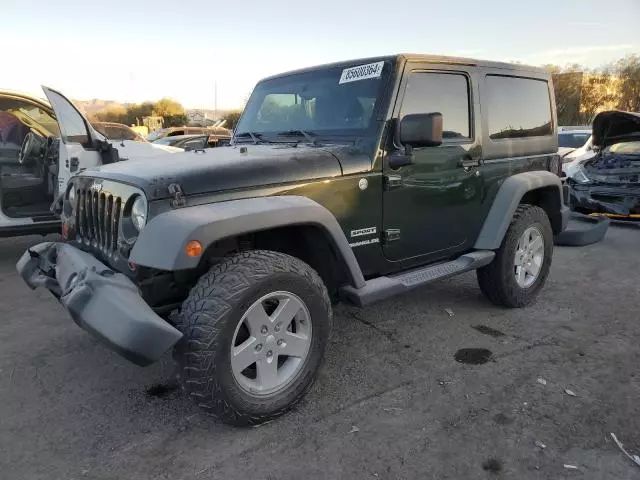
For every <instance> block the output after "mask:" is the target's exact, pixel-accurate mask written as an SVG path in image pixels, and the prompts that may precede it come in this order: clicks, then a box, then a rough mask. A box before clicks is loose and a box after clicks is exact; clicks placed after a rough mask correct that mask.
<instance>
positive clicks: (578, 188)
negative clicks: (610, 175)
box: [569, 184, 640, 220]
mask: <svg viewBox="0 0 640 480" xmlns="http://www.w3.org/2000/svg"><path fill="white" fill-rule="evenodd" d="M569 202H570V205H571V209H572V210H574V211H576V212H580V213H584V214H587V215H590V214H599V215H604V216H608V217H610V218H616V219H626V220H638V219H640V186H633V187H616V186H608V185H580V184H574V185H572V186H571V190H570V193H569Z"/></svg>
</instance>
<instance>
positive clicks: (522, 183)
mask: <svg viewBox="0 0 640 480" xmlns="http://www.w3.org/2000/svg"><path fill="white" fill-rule="evenodd" d="M545 187H557V191H558V199H559V203H558V204H559V205H560V210H561V211H559V212H558V215H562V216H563V217H564V216H568V208H567V207H566V206H565V205H564V202H563V200H562V181H561V180H560V177H558V176H557V175H555V174H553V173H551V172H547V171H544V170H541V171H534V172H523V173H518V174H516V175H512V176H510V177H509V178H507V179H506V180H505V181H504V182H503V184H502V185H501V186H500V189H499V190H498V193H497V195H496V196H495V198H494V200H493V204H492V205H491V209H490V210H489V214H488V215H487V218H486V219H485V221H484V224H483V225H482V229H481V230H480V234H479V235H478V238H477V239H476V243H475V245H474V248H476V249H478V250H495V249H497V248H500V244H501V243H502V239H503V238H504V235H505V233H506V232H507V228H509V224H510V223H511V219H512V218H513V214H514V213H515V211H516V209H517V208H518V205H519V204H520V201H521V200H522V197H524V195H525V194H526V193H527V192H530V191H533V190H537V189H540V188H545ZM565 210H566V211H565ZM564 223H566V222H564Z"/></svg>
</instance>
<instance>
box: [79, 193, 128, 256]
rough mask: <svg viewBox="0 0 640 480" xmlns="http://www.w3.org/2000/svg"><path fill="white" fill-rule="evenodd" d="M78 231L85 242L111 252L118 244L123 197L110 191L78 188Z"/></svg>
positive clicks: (105, 251)
mask: <svg viewBox="0 0 640 480" xmlns="http://www.w3.org/2000/svg"><path fill="white" fill-rule="evenodd" d="M76 198H77V202H78V205H77V208H76V225H77V233H78V235H79V236H80V239H81V240H82V242H83V243H85V244H87V245H90V246H92V247H94V248H97V249H99V250H101V251H102V252H104V253H107V254H110V253H113V252H114V251H115V249H116V248H117V246H118V228H119V226H120V217H121V216H122V199H121V198H120V197H118V196H116V195H112V194H111V193H108V192H96V191H93V190H91V189H90V188H88V189H78V190H76Z"/></svg>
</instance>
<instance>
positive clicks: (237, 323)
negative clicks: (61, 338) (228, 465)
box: [17, 54, 569, 425]
mask: <svg viewBox="0 0 640 480" xmlns="http://www.w3.org/2000/svg"><path fill="white" fill-rule="evenodd" d="M481 105H482V108H480V106H481ZM57 108H58V106H56V110H57ZM67 108H70V107H69V106H67ZM66 121H67V119H66V118H63V119H62V124H63V126H64V125H65V124H66ZM556 123H557V116H556V107H555V100H554V96H553V87H552V83H551V76H550V74H549V72H547V71H545V70H543V69H539V68H535V67H528V66H524V65H512V64H505V63H497V62H487V61H479V60H473V59H465V58H463V59H460V58H452V57H441V56H432V55H404V54H400V55H392V56H381V57H376V58H368V59H360V60H351V61H346V62H340V63H334V64H330V65H322V66H317V67H312V68H307V69H304V70H299V71H295V72H289V73H285V74H281V75H276V76H273V77H270V78H267V79H264V80H262V81H260V82H259V83H258V85H257V86H256V87H255V89H254V91H253V93H252V94H251V97H250V98H249V101H248V103H247V105H246V108H245V109H244V112H243V114H242V116H241V118H240V120H239V122H238V125H237V127H236V129H235V131H234V136H233V141H232V143H233V144H232V146H229V147H222V148H209V149H204V150H194V151H191V152H183V153H178V154H175V155H171V156H165V157H164V158H161V157H159V158H158V161H153V162H142V161H136V162H119V163H116V164H112V165H104V166H101V167H99V168H93V169H87V170H85V171H83V172H81V173H79V174H78V175H76V176H75V177H74V178H73V179H72V181H71V182H69V185H68V187H67V188H66V190H65V191H64V193H63V195H61V196H60V204H61V205H60V208H61V211H62V221H63V226H62V238H63V241H60V242H43V243H40V244H38V245H34V246H32V247H31V248H29V249H28V250H27V251H26V252H25V253H24V254H23V255H22V258H21V259H20V260H19V262H18V264H17V270H18V272H19V273H20V275H21V276H22V278H23V279H24V281H25V282H26V283H27V285H29V286H30V287H31V288H37V287H43V288H46V289H48V290H49V291H50V292H51V293H52V294H53V295H54V296H55V297H56V298H58V299H59V300H60V302H61V304H62V305H63V306H64V307H65V308H66V309H67V311H68V312H69V314H70V317H71V318H72V319H73V320H74V321H75V322H76V323H77V324H78V325H79V326H80V327H82V328H84V329H85V330H87V331H88V332H89V333H90V334H92V335H94V336H95V337H96V338H98V339H99V340H100V341H101V342H102V343H103V344H104V345H106V346H107V347H109V348H111V349H113V350H114V351H116V352H117V353H119V354H120V355H122V356H124V357H125V358H127V359H128V360H130V361H132V362H133V363H135V364H138V365H148V364H150V363H152V362H155V361H157V360H159V359H160V358H161V357H162V356H163V355H164V354H165V352H168V351H170V350H173V354H174V358H175V359H176V361H177V363H178V371H179V377H180V380H181V382H182V383H183V385H184V388H185V392H186V394H187V395H189V396H190V397H191V398H192V399H193V400H194V401H195V402H196V403H197V404H198V406H200V407H201V408H202V409H203V410H204V411H206V412H208V413H210V414H212V415H214V416H216V417H218V418H219V419H221V420H223V421H225V422H228V423H231V424H236V425H252V424H259V423H262V422H266V421H269V420H271V419H273V418H275V417H277V416H279V415H281V414H283V413H284V412H286V411H287V410H289V409H291V408H292V407H293V406H294V405H295V404H296V403H297V402H299V401H300V400H301V399H302V398H303V397H304V395H305V394H306V392H308V391H309V388H310V387H311V385H312V383H313V381H314V378H315V377H316V375H317V373H318V371H319V369H320V368H321V365H322V359H323V357H324V353H325V350H326V348H327V345H328V343H329V338H330V332H331V327H332V322H333V314H332V311H333V310H332V309H333V304H334V303H335V302H337V301H340V300H342V301H345V302H351V303H352V304H354V305H356V306H364V305H368V304H371V303H373V302H376V301H380V300H383V299H386V298H390V297H392V296H395V295H399V294H402V293H403V292H406V291H409V290H411V289H413V288H418V287H420V286H423V285H425V284H428V283H430V282H434V281H437V280H441V279H445V278H449V277H451V276H454V275H458V274H462V273H465V272H469V271H473V270H475V271H476V276H477V279H478V284H479V288H480V290H481V291H482V292H483V293H484V294H485V296H486V297H487V298H488V299H489V300H490V301H492V302H493V303H495V304H497V305H501V306H505V307H510V308H521V307H525V306H527V305H529V304H530V303H531V302H533V301H534V300H535V299H536V298H537V296H538V295H539V294H540V293H541V291H542V290H543V287H544V285H545V283H546V281H547V278H548V277H549V274H550V272H551V262H552V256H553V247H554V242H553V237H554V235H557V234H559V233H560V232H562V231H563V230H565V229H566V225H567V222H568V217H569V209H568V207H566V205H565V204H564V202H563V186H562V183H561V179H560V172H561V162H560V159H559V156H558V154H557V152H558V138H557V132H556ZM76 125H79V126H81V127H86V123H84V122H80V123H76ZM514 126H515V127H514ZM74 133H75V135H78V136H81V135H84V136H85V137H86V136H87V135H88V134H87V132H86V131H85V129H84V128H83V129H81V130H78V131H75V132H74ZM425 328H428V326H427V325H425Z"/></svg>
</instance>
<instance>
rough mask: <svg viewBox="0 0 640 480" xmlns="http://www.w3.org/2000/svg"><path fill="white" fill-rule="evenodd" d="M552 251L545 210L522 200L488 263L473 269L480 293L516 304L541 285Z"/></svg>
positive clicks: (505, 303) (502, 302)
mask: <svg viewBox="0 0 640 480" xmlns="http://www.w3.org/2000/svg"><path fill="white" fill-rule="evenodd" d="M552 255H553V231H552V230H551V224H550V222H549V218H548V217H547V214H546V213H545V211H544V210H543V209H542V208H540V207H537V206H534V205H528V204H522V205H520V206H518V208H517V209H516V212H515V213H514V215H513V219H512V220H511V224H510V225H509V229H508V230H507V232H506V234H505V236H504V239H503V240H502V245H500V248H499V249H498V250H497V251H496V257H495V259H494V260H493V262H491V263H490V264H489V265H487V266H486V267H482V268H480V269H478V270H477V276H478V284H479V285H480V290H482V293H484V295H485V296H486V297H487V298H488V299H489V300H491V301H492V302H493V303H495V304H497V305H502V306H505V307H510V308H520V307H525V306H527V305H529V304H530V303H531V302H533V301H534V300H535V298H536V297H537V296H538V294H539V293H540V290H541V289H542V287H543V286H544V284H545V282H546V280H547V277H548V275H549V269H550V267H551V257H552Z"/></svg>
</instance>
